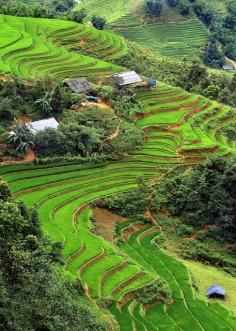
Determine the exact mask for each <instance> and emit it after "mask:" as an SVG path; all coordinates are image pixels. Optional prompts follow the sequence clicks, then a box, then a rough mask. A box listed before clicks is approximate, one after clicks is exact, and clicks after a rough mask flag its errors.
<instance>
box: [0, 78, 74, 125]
mask: <svg viewBox="0 0 236 331" xmlns="http://www.w3.org/2000/svg"><path fill="white" fill-rule="evenodd" d="M78 99H80V96H76V95H75V94H73V93H72V92H71V91H70V90H69V89H68V88H66V87H64V86H63V85H62V84H60V83H55V82H53V81H52V80H51V79H44V80H38V81H35V82H31V83H30V84H29V83H28V82H27V81H24V80H23V79H20V78H13V77H9V79H8V80H7V81H0V118H1V125H9V124H10V123H11V122H12V121H13V120H14V118H16V117H18V116H19V115H28V116H30V117H31V118H40V117H43V116H44V117H46V116H51V115H56V116H58V115H60V114H62V113H63V111H64V110H65V109H67V108H69V107H70V106H71V105H72V104H74V103H76V102H77V101H78Z"/></svg>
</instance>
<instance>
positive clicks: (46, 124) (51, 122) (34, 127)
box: [26, 117, 59, 133]
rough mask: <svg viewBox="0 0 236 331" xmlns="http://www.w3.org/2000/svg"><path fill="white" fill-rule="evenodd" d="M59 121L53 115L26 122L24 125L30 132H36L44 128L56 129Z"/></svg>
mask: <svg viewBox="0 0 236 331" xmlns="http://www.w3.org/2000/svg"><path fill="white" fill-rule="evenodd" d="M58 125H59V123H58V122H57V121H56V120H55V118H54V117H52V118H48V119H45V120H39V121H35V122H30V123H27V124H26V126H27V128H28V129H29V130H30V131H31V132H32V133H37V132H39V131H43V130H45V129H48V128H50V129H57V128H58Z"/></svg>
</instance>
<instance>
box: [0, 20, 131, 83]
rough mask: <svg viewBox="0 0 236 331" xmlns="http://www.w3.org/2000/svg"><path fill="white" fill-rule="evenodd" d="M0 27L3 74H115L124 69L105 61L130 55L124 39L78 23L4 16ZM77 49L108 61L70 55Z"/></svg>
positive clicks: (27, 76) (73, 75)
mask: <svg viewBox="0 0 236 331" xmlns="http://www.w3.org/2000/svg"><path fill="white" fill-rule="evenodd" d="M0 27H1V47H0V72H1V73H5V74H10V73H13V74H14V75H16V76H21V77H24V78H39V77H44V76H46V75H52V76H53V77H54V78H56V79H58V80H63V79H65V78H71V77H77V76H91V75H92V76H98V75H106V74H112V73H114V72H117V71H120V68H119V67H118V66H116V65H113V64H111V63H108V62H105V61H104V60H111V59H113V58H117V57H120V56H122V55H124V54H125V53H126V46H125V42H124V40H123V38H122V37H119V36H116V35H114V34H112V33H109V32H103V31H102V32H100V31H98V30H96V29H93V28H91V27H88V26H85V25H80V24H77V23H74V22H69V21H62V20H49V19H35V18H23V17H14V16H7V15H0ZM74 45H80V46H81V47H82V48H83V49H85V50H92V51H93V52H96V53H97V55H98V56H99V57H100V58H103V59H104V60H99V59H95V58H92V57H89V56H85V55H81V54H77V53H75V52H73V51H70V48H71V47H73V46H74Z"/></svg>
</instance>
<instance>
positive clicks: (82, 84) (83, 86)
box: [66, 78, 91, 94]
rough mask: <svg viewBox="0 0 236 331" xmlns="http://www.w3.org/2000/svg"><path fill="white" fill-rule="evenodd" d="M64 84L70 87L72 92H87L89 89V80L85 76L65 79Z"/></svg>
mask: <svg viewBox="0 0 236 331" xmlns="http://www.w3.org/2000/svg"><path fill="white" fill-rule="evenodd" d="M66 85H67V86H69V87H70V88H71V90H72V91H73V92H74V93H85V94H87V93H89V92H90V91H91V88H90V84H89V81H88V80H87V79H86V78H76V79H72V80H68V81H66Z"/></svg>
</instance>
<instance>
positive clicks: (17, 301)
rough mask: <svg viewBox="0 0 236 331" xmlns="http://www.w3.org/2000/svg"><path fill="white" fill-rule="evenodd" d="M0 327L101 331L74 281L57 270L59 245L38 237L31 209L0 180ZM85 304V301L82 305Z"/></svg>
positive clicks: (11, 330)
mask: <svg viewBox="0 0 236 331" xmlns="http://www.w3.org/2000/svg"><path fill="white" fill-rule="evenodd" d="M0 244H1V250H0V329H1V330H5V331H23V330H24V331H25V330H29V331H31V330H32V331H33V330H38V331H39V330H47V331H53V330H58V331H66V330H68V331H71V330H74V331H79V330H81V331H84V330H88V331H93V330H94V331H95V330H96V331H97V330H99V331H103V330H106V327H105V324H101V323H100V322H98V321H97V318H96V316H95V314H94V312H93V311H92V310H91V308H88V307H86V306H85V303H84V300H85V299H84V298H82V297H83V295H84V293H83V289H82V286H81V284H80V283H79V281H76V282H75V283H69V282H67V281H66V280H65V279H63V278H62V277H61V276H60V274H59V272H58V264H61V265H63V264H64V261H63V258H62V256H61V254H60V251H61V248H62V244H61V243H52V242H50V240H49V239H48V238H46V237H44V236H43V234H42V232H41V230H40V226H39V219H38V214H37V211H36V209H35V208H32V209H27V208H26V207H25V205H24V203H21V202H15V201H14V200H13V199H12V197H11V194H10V191H9V189H8V187H7V185H6V183H4V182H0ZM87 306H88V305H87Z"/></svg>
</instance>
